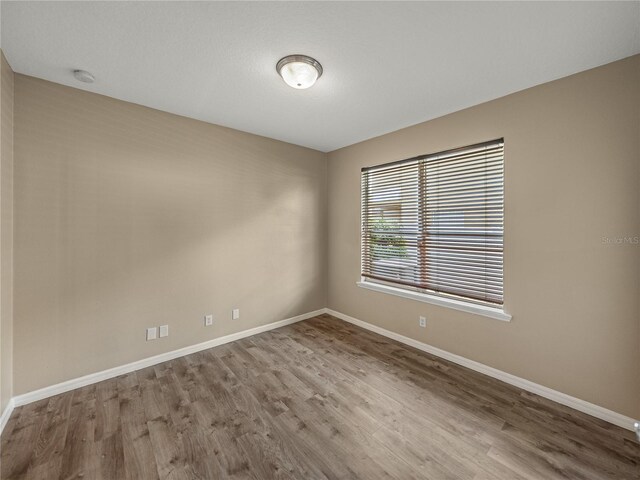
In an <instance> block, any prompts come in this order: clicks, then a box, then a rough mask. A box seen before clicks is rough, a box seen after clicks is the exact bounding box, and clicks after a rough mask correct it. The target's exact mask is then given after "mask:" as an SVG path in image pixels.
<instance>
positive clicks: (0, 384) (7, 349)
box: [0, 50, 14, 431]
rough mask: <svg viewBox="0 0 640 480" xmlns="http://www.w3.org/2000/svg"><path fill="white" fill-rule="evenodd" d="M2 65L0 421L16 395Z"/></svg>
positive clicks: (9, 97)
mask: <svg viewBox="0 0 640 480" xmlns="http://www.w3.org/2000/svg"><path fill="white" fill-rule="evenodd" d="M0 63H1V65H0V418H2V419H6V418H8V415H5V413H6V412H8V411H9V412H10V410H11V397H12V395H13V101H14V84H13V82H14V73H13V70H12V69H11V66H10V65H9V63H8V62H7V59H6V58H5V56H4V53H3V52H2V50H0ZM0 426H2V425H0ZM0 431H1V428H0Z"/></svg>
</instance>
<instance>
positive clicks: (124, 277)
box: [14, 75, 326, 395]
mask: <svg viewBox="0 0 640 480" xmlns="http://www.w3.org/2000/svg"><path fill="white" fill-rule="evenodd" d="M14 181H15V295H14V302H15V304H14V306H15V336H14V339H15V340H14V348H15V353H14V394H16V395H17V394H22V393H25V392H28V391H32V390H34V389H37V388H40V387H45V386H49V385H52V384H55V383H57V382H61V381H64V380H68V379H71V378H75V377H78V376H80V375H85V374H88V373H92V372H96V371H99V370H103V369H106V368H110V367H115V366H118V365H122V364H125V363H128V362H131V361H134V360H138V359H142V358H145V357H149V356H151V355H155V354H159V353H161V352H166V351H169V350H174V349H177V348H180V347H184V346H187V345H192V344H196V343H199V342H203V341H206V340H208V339H211V338H213V337H218V336H221V335H225V334H229V333H232V332H237V331H241V330H245V329H248V328H251V327H255V326H258V325H262V324H266V323H270V322H273V321H277V320H282V319H285V318H288V317H292V316H295V315H298V314H302V313H306V312H310V311H313V310H316V309H319V308H323V307H324V306H325V305H326V255H325V252H326V238H325V231H326V155H325V154H323V153H320V152H316V151H313V150H309V149H305V148H302V147H297V146H294V145H290V144H286V143H283V142H278V141H275V140H270V139H267V138H263V137H258V136H255V135H250V134H247V133H242V132H239V131H235V130H231V129H227V128H223V127H218V126H214V125H210V124H206V123H203V122H198V121H195V120H190V119H187V118H184V117H179V116H175V115H170V114H167V113H163V112H159V111H156V110H152V109H148V108H144V107H140V106H137V105H133V104H130V103H125V102H121V101H118V100H114V99H111V98H108V97H104V96H99V95H95V94H91V93H86V92H82V91H80V90H77V89H72V88H68V87H64V86H61V85H57V84H54V83H49V82H46V81H43V80H38V79H35V78H31V77H26V76H23V75H16V77H15V180H14ZM234 307H237V308H240V310H241V318H240V319H239V320H235V321H232V320H231V309H232V308H234ZM206 313H213V314H214V315H215V321H214V326H213V327H207V328H205V327H204V326H203V315H205V314H206ZM162 324H169V326H170V336H169V337H168V338H163V339H158V340H155V341H151V342H146V341H145V328H146V327H150V326H157V325H162Z"/></svg>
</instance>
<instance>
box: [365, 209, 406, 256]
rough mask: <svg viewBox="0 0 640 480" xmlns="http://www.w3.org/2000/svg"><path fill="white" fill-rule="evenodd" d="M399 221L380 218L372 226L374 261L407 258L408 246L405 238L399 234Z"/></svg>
mask: <svg viewBox="0 0 640 480" xmlns="http://www.w3.org/2000/svg"><path fill="white" fill-rule="evenodd" d="M399 228H400V226H399V224H398V222H397V221H394V220H389V219H386V218H384V217H378V218H376V219H375V220H373V221H372V222H371V224H370V232H371V234H370V235H371V237H370V238H371V244H370V245H371V254H372V256H373V258H374V259H376V260H380V259H385V258H405V257H407V256H408V254H407V246H406V243H405V239H404V238H403V236H402V235H401V234H400V233H398V229H399Z"/></svg>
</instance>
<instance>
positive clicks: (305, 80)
mask: <svg viewBox="0 0 640 480" xmlns="http://www.w3.org/2000/svg"><path fill="white" fill-rule="evenodd" d="M276 70H277V71H278V74H280V76H281V77H282V79H283V80H284V81H285V83H286V84H287V85H289V86H290V87H293V88H297V89H300V90H302V89H304V88H309V87H310V86H312V85H313V84H314V83H316V80H318V79H319V78H320V76H321V75H322V65H320V62H318V61H317V60H314V59H313V58H311V57H307V56H306V55H288V56H286V57H284V58H281V59H280V61H279V62H278V63H277V64H276Z"/></svg>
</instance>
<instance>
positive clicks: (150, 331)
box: [147, 327, 158, 342]
mask: <svg viewBox="0 0 640 480" xmlns="http://www.w3.org/2000/svg"><path fill="white" fill-rule="evenodd" d="M156 338H158V328H157V327H151V328H147V342H148V341H149V340H155V339H156Z"/></svg>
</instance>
